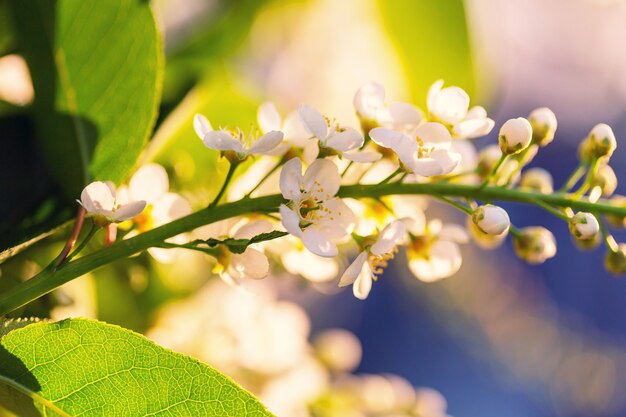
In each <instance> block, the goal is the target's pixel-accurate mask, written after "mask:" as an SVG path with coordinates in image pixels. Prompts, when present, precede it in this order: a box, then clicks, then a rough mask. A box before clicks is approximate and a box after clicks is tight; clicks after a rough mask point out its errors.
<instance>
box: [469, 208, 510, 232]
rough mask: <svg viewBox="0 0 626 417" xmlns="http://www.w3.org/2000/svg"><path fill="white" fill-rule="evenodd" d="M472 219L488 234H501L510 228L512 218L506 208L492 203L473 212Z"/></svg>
mask: <svg viewBox="0 0 626 417" xmlns="http://www.w3.org/2000/svg"><path fill="white" fill-rule="evenodd" d="M472 221H473V222H474V224H475V225H476V226H478V228H479V229H480V230H481V231H483V232H484V233H486V234H488V235H501V234H503V233H506V232H507V231H508V230H509V226H510V225H511V220H510V219H509V215H508V214H507V212H506V210H504V209H503V208H501V207H498V206H494V205H492V204H485V205H484V206H480V207H478V208H477V209H476V210H474V213H472Z"/></svg>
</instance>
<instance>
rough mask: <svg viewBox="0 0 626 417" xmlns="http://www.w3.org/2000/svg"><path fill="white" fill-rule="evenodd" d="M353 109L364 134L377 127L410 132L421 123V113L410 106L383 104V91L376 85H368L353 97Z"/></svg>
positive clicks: (381, 87) (399, 103)
mask: <svg viewBox="0 0 626 417" xmlns="http://www.w3.org/2000/svg"><path fill="white" fill-rule="evenodd" d="M354 108H355V109H356V113H357V115H358V116H359V119H361V125H362V126H363V131H364V132H369V131H370V130H371V129H373V128H375V127H379V126H384V127H388V128H390V129H394V130H399V131H405V132H408V131H411V130H413V129H415V128H416V127H417V126H418V125H419V124H420V123H421V121H422V119H423V117H424V116H423V115H422V112H421V111H420V110H419V109H418V108H417V107H415V106H413V105H412V104H408V103H401V102H394V103H391V104H389V105H387V104H386V103H385V89H384V88H383V86H381V85H380V84H378V83H368V84H365V85H364V86H363V87H361V88H359V90H358V91H357V92H356V94H355V95H354Z"/></svg>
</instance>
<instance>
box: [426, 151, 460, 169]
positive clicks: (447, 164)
mask: <svg viewBox="0 0 626 417" xmlns="http://www.w3.org/2000/svg"><path fill="white" fill-rule="evenodd" d="M430 157H431V158H432V159H434V160H435V161H437V163H438V164H439V166H441V174H439V175H445V174H449V173H451V172H452V171H454V168H456V167H457V165H458V164H459V162H461V154H460V153H456V152H448V151H446V150H443V149H437V150H436V151H434V152H433V153H431V154H430Z"/></svg>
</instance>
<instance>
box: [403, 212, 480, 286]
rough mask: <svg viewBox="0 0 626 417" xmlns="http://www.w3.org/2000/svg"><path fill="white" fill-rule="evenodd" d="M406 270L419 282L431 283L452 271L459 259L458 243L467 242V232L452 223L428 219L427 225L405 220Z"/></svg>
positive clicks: (455, 268)
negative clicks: (407, 238) (406, 242)
mask: <svg viewBox="0 0 626 417" xmlns="http://www.w3.org/2000/svg"><path fill="white" fill-rule="evenodd" d="M407 223H408V230H409V243H408V245H407V258H408V262H409V269H410V270H411V272H412V273H413V275H415V277H416V278H418V279H419V280H421V281H424V282H434V281H438V280H440V279H442V278H447V277H449V276H450V275H453V274H454V273H456V272H457V271H458V270H459V268H460V267H461V263H462V258H461V250H460V249H459V246H458V244H459V243H467V241H468V240H469V238H468V235H467V232H466V231H465V229H463V228H462V227H461V226H458V225H456V224H443V223H442V222H441V221H440V220H438V219H434V220H431V221H430V222H429V223H428V224H421V225H420V224H419V223H417V222H413V221H411V222H407Z"/></svg>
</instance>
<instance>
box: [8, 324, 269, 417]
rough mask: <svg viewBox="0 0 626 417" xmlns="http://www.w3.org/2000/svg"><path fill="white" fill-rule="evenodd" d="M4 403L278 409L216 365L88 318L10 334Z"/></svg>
mask: <svg viewBox="0 0 626 417" xmlns="http://www.w3.org/2000/svg"><path fill="white" fill-rule="evenodd" d="M0 404H2V405H4V406H5V407H6V408H8V409H10V410H12V411H16V412H17V414H18V415H20V416H39V415H42V414H43V415H47V416H78V415H81V416H90V417H91V416H107V417H111V416H132V417H136V416H220V417H225V416H231V417H234V416H255V417H263V416H271V414H270V413H269V412H268V411H267V410H266V409H265V407H264V406H263V405H262V404H260V403H259V402H258V401H257V400H256V399H255V398H254V397H253V396H252V395H251V394H250V393H248V392H247V391H245V390H244V389H242V388H241V387H239V386H238V385H237V384H236V383H235V382H233V381H232V380H231V379H230V378H228V377H226V376H224V375H222V374H221V373H219V372H218V371H216V370H215V369H213V368H211V367H209V366H207V365H204V364H202V363H201V362H199V361H197V360H195V359H192V358H189V357H187V356H184V355H181V354H178V353H174V352H171V351H169V350H167V349H164V348H162V347H160V346H158V345H156V344H155V343H153V342H151V341H149V340H148V339H146V338H145V337H143V336H141V335H139V334H136V333H133V332H131V331H129V330H126V329H122V328H120V327H117V326H112V325H109V324H105V323H102V322H97V321H93V320H85V319H68V320H63V321H60V322H57V323H43V322H42V323H35V324H31V325H28V326H26V327H23V328H21V329H17V330H13V331H11V332H9V333H8V334H7V335H5V336H4V337H2V338H1V339H0ZM16 409H18V410H16Z"/></svg>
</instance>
